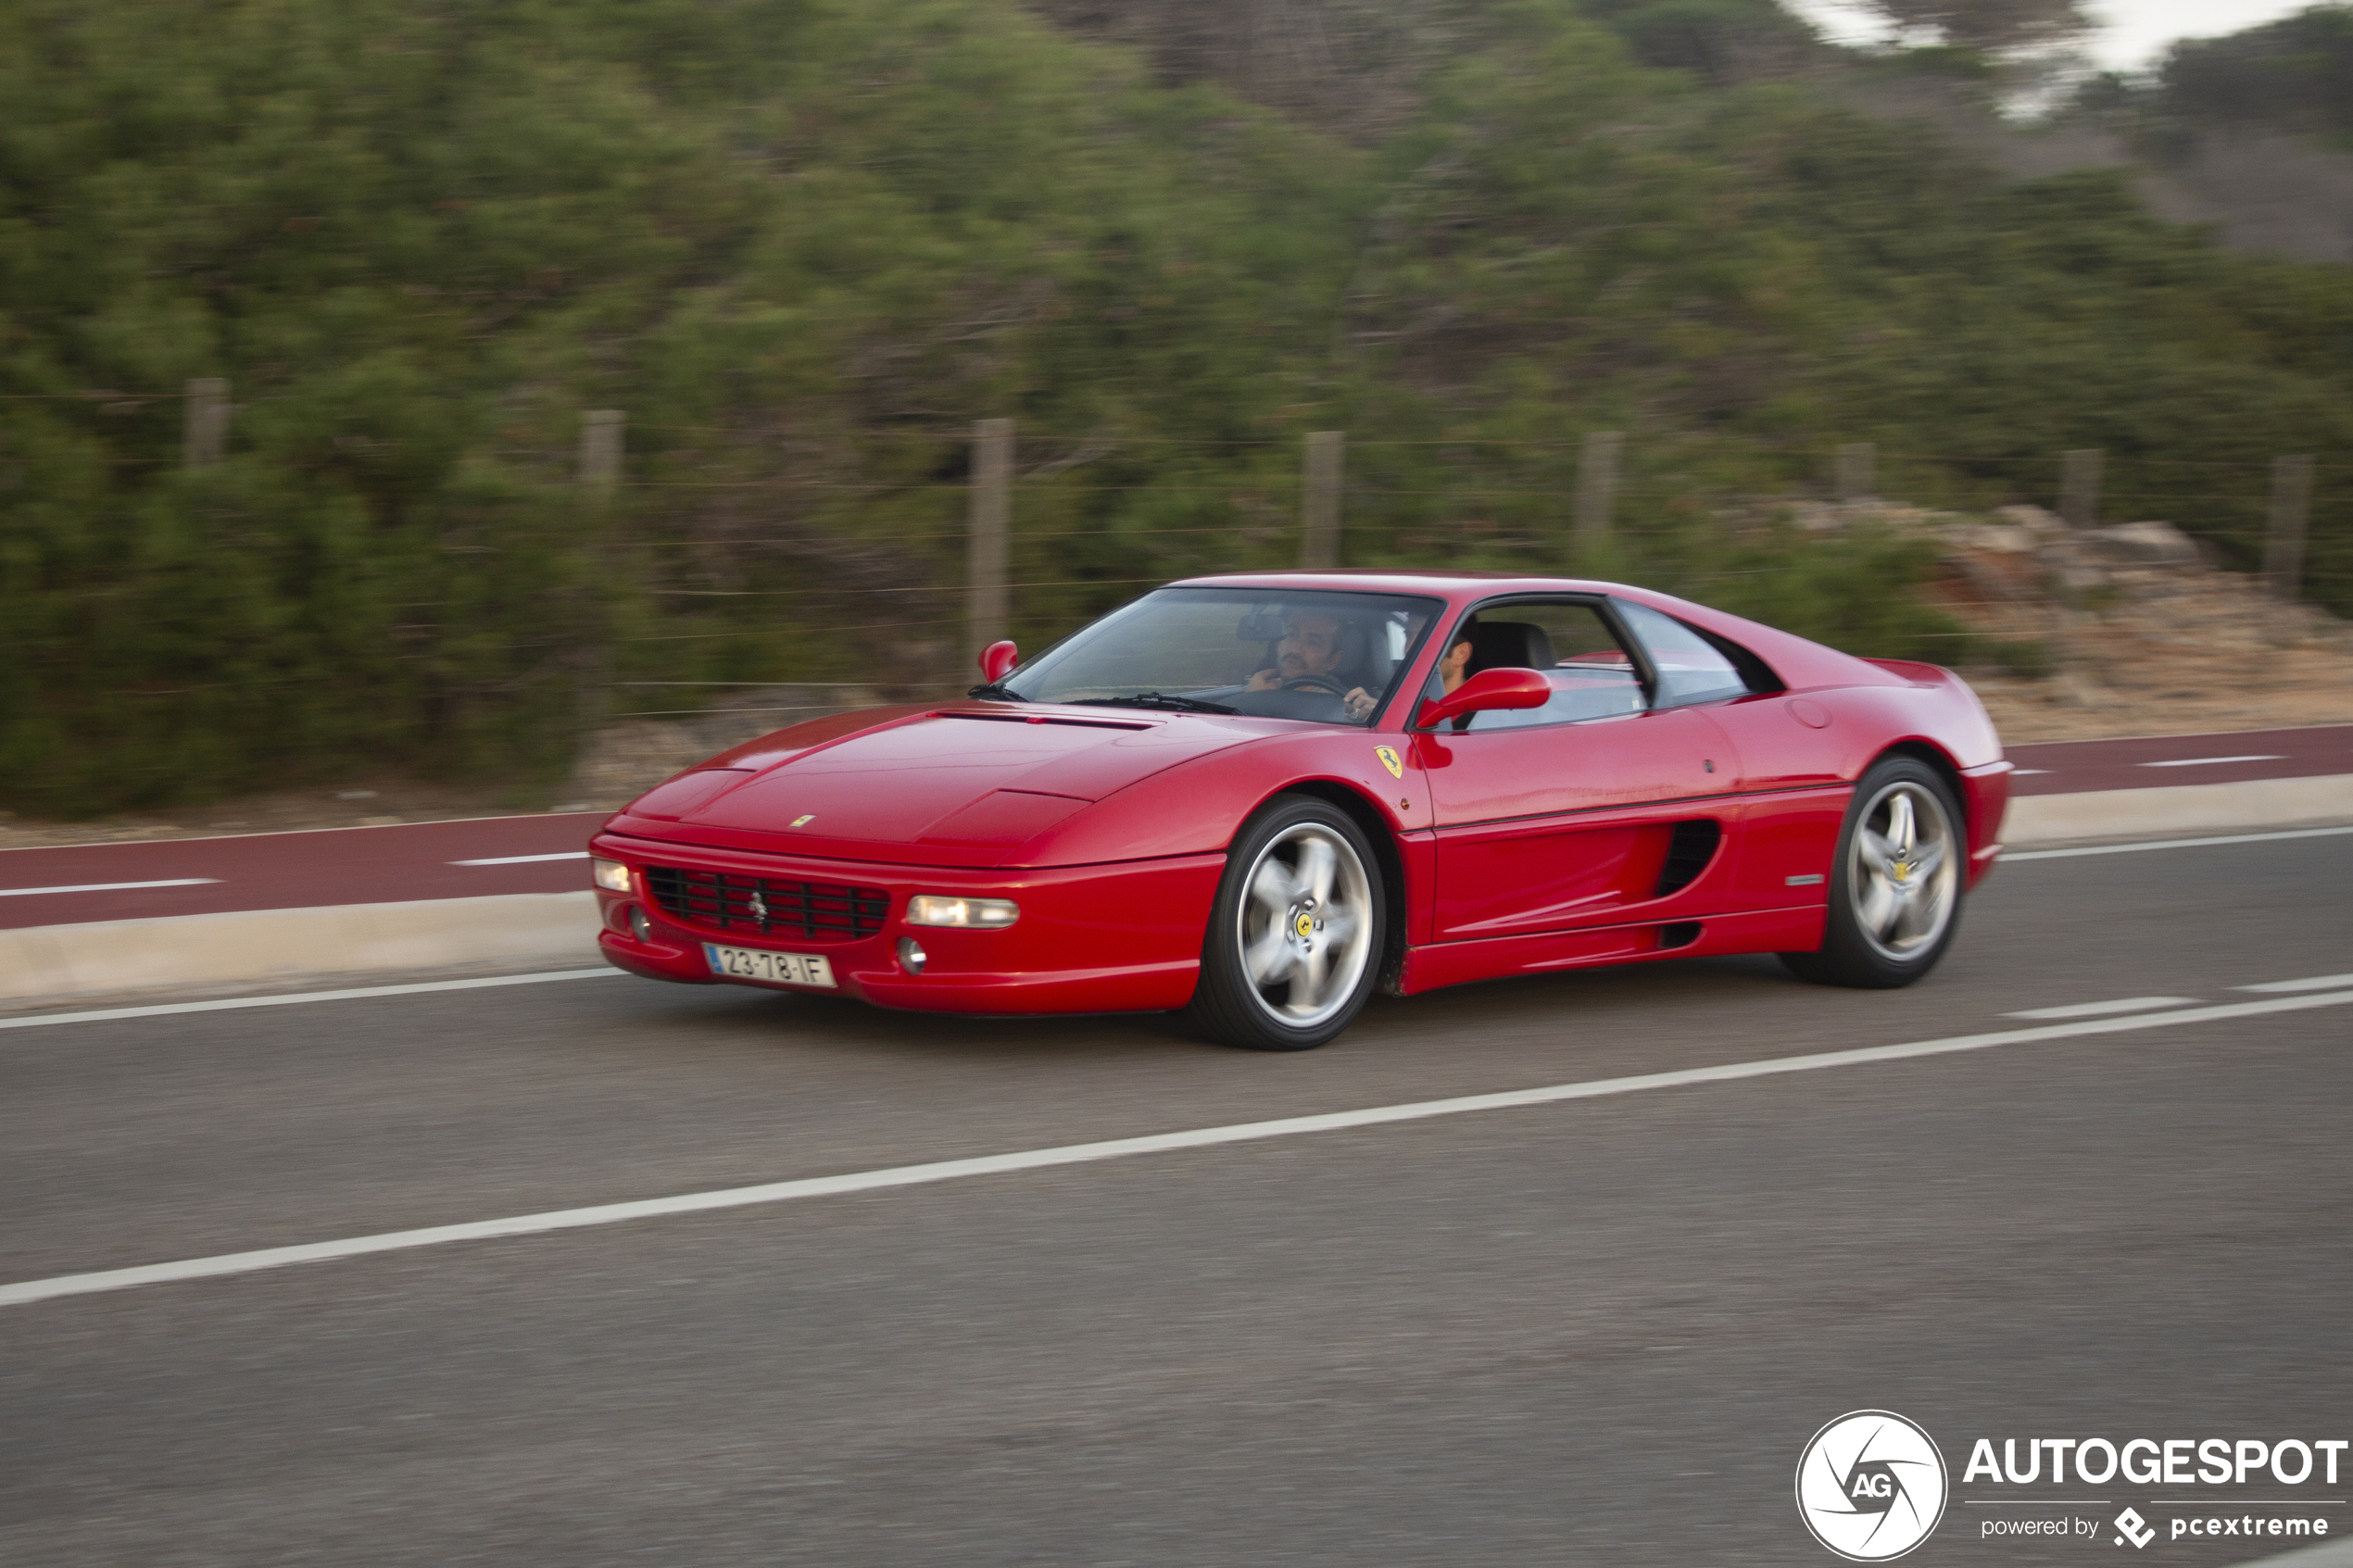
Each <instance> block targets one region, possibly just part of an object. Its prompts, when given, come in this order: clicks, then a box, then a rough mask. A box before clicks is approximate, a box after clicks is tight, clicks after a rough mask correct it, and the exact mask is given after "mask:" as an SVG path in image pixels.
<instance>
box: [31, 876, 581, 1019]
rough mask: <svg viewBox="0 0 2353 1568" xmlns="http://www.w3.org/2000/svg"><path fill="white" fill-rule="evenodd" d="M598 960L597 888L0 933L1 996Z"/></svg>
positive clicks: (48, 996) (105, 992) (179, 987)
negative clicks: (593, 890) (462, 966)
mask: <svg viewBox="0 0 2353 1568" xmlns="http://www.w3.org/2000/svg"><path fill="white" fill-rule="evenodd" d="M598 961H599V960H598V956H597V896H596V895H595V894H593V893H588V892H579V893H510V894H501V895H497V896H495V897H485V898H431V899H423V900H420V901H417V902H413V903H402V904H343V905H338V906H335V907H333V908H330V909H241V910H238V911H236V912H234V913H232V914H215V915H179V916H174V917H171V918H169V919H161V920H113V921H94V922H90V923H88V924H83V925H36V926H29V927H25V928H23V929H20V930H15V931H0V1001H12V1002H24V1001H34V1000H51V999H60V998H65V997H90V996H110V995H117V994H128V993H132V992H143V991H164V990H189V989H194V988H196V987H201V986H218V985H264V984H268V983H270V982H272V981H284V980H312V979H316V978H317V977H318V976H320V975H321V974H336V975H344V974H383V973H388V972H396V971H399V972H406V971H414V970H426V969H444V968H448V967H450V966H452V965H469V966H480V967H515V968H542V967H548V966H554V965H581V966H586V965H590V964H595V963H597V962H598Z"/></svg>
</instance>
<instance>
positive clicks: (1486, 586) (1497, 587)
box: [1166, 566, 1649, 604]
mask: <svg viewBox="0 0 2353 1568" xmlns="http://www.w3.org/2000/svg"><path fill="white" fill-rule="evenodd" d="M1166 586H1168V587H1171V588H1321V589H1325V590H1327V591H1330V592H1339V593H1352V592H1353V593H1359V594H1362V593H1386V594H1432V595H1436V596H1440V597H1442V598H1445V599H1447V600H1450V601H1452V602H1453V603H1457V604H1467V603H1469V602H1470V601H1471V600H1473V599H1484V598H1490V597H1492V596H1494V595H1496V594H1497V593H1519V592H1527V593H1541V594H1626V595H1630V596H1638V597H1648V596H1649V595H1647V594H1646V593H1645V592H1644V591H1643V590H1642V589H1640V588H1629V587H1628V586H1626V585H1624V584H1622V583H1602V582H1595V581H1592V580H1590V579H1585V578H1576V577H1533V576H1529V575H1526V574H1524V573H1521V572H1516V571H1442V570H1440V571H1405V570H1399V569H1397V568H1393V567H1378V566H1339V567H1318V568H1304V567H1302V568H1297V569H1293V570H1290V571H1223V572H1218V573H1216V574H1214V575H1213V576H1206V577H1184V578H1179V579H1177V580H1176V581H1175V582H1173V583H1167V584H1166Z"/></svg>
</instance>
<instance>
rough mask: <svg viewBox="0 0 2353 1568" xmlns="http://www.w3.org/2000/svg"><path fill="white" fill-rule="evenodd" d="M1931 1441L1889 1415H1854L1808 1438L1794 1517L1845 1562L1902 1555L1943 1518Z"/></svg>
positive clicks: (1940, 1465)
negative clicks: (1811, 1439) (1804, 1522)
mask: <svg viewBox="0 0 2353 1568" xmlns="http://www.w3.org/2000/svg"><path fill="white" fill-rule="evenodd" d="M1948 1486H1949V1483H1948V1482H1947V1481H1946V1479H1945V1474H1944V1455H1943V1454H1941V1453H1939V1452H1938V1451H1937V1449H1936V1440H1935V1439H1934V1438H1932V1437H1931V1436H1929V1435H1928V1434H1927V1433H1926V1432H1925V1431H1923V1430H1921V1429H1920V1428H1919V1426H1917V1425H1915V1424H1913V1423H1911V1422H1909V1421H1906V1420H1905V1419H1904V1418H1903V1417H1902V1416H1900V1415H1897V1414H1896V1413H1895V1412H1894V1411H1853V1412H1851V1413H1849V1414H1846V1415H1843V1416H1840V1417H1839V1418H1838V1419H1837V1420H1836V1421H1833V1422H1831V1424H1829V1425H1828V1426H1825V1427H1823V1428H1822V1429H1821V1430H1820V1431H1819V1432H1817V1433H1815V1434H1814V1438H1813V1441H1811V1442H1809V1443H1807V1444H1806V1451H1805V1452H1804V1453H1803V1454H1800V1455H1799V1456H1798V1460H1797V1514H1798V1517H1799V1518H1801V1519H1803V1520H1805V1521H1806V1528H1807V1529H1808V1530H1811V1531H1812V1532H1813V1533H1814V1538H1815V1539H1816V1540H1818V1541H1819V1542H1821V1543H1822V1545H1824V1546H1826V1547H1828V1548H1829V1549H1831V1550H1832V1551H1834V1552H1836V1553H1837V1554H1838V1555H1839V1556H1841V1557H1843V1558H1845V1559H1846V1560H1847V1561H1848V1562H1887V1561H1888V1560H1889V1559H1891V1558H1896V1557H1901V1556H1903V1555H1904V1554H1905V1553H1906V1552H1907V1551H1909V1550H1911V1549H1913V1548H1914V1547H1916V1546H1918V1545H1919V1544H1920V1543H1921V1542H1922V1541H1924V1540H1926V1539H1928V1537H1929V1535H1930V1534H1931V1532H1932V1531H1933V1530H1935V1528H1936V1522H1937V1521H1938V1520H1940V1519H1942V1518H1944V1500H1945V1494H1946V1490H1947V1487H1948Z"/></svg>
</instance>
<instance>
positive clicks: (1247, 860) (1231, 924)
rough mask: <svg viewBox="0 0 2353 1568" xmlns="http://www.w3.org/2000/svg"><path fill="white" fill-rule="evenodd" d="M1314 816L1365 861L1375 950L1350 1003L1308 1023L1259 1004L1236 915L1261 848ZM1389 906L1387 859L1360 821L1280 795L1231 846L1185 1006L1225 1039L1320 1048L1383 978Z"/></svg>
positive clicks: (1278, 1047)
mask: <svg viewBox="0 0 2353 1568" xmlns="http://www.w3.org/2000/svg"><path fill="white" fill-rule="evenodd" d="M1302 822H1315V823H1316V824H1317V825H1319V826H1322V827H1326V828H1329V829H1330V830H1331V831H1333V832H1334V833H1337V834H1340V837H1342V838H1343V839H1345V840H1346V841H1347V843H1348V847H1350V848H1351V849H1352V850H1353V851H1354V852H1355V855H1356V858H1357V859H1358V860H1359V861H1360V862H1361V863H1362V864H1363V866H1364V869H1365V886H1366V888H1367V890H1368V892H1369V893H1370V895H1371V896H1370V897H1369V898H1368V899H1367V904H1368V906H1369V909H1368V914H1369V918H1370V920H1371V922H1372V931H1371V956H1370V957H1369V958H1368V959H1367V960H1366V961H1365V972H1364V973H1363V974H1361V975H1359V976H1357V979H1356V986H1355V989H1354V990H1353V992H1351V993H1350V995H1349V998H1348V1001H1347V1003H1346V1005H1344V1006H1343V1007H1341V1009H1340V1010H1339V1011H1338V1012H1336V1013H1334V1014H1333V1015H1332V1016H1331V1017H1330V1018H1328V1019H1326V1020H1325V1021H1324V1022H1321V1023H1318V1024H1316V1025H1315V1026H1314V1027H1312V1028H1306V1029H1302V1028H1298V1027H1295V1026H1293V1025H1290V1024H1286V1023H1284V1022H1281V1021H1280V1020H1279V1019H1276V1018H1273V1017H1271V1016H1269V1015H1268V1013H1267V1011H1266V1010H1265V1008H1263V1007H1261V1006H1260V1005H1259V1004H1258V1001H1257V997H1256V991H1257V986H1256V985H1255V983H1254V982H1252V980H1251V978H1250V973H1249V971H1248V970H1247V968H1246V967H1245V966H1244V965H1243V963H1242V955H1241V946H1240V941H1239V936H1238V935H1236V932H1237V917H1238V914H1239V909H1240V908H1241V901H1242V899H1243V897H1246V893H1247V890H1246V889H1245V888H1244V886H1243V883H1244V881H1245V880H1246V879H1247V878H1248V877H1249V875H1250V869H1251V867H1252V865H1254V864H1255V863H1256V862H1257V859H1258V857H1259V854H1260V852H1261V851H1263V850H1264V849H1265V847H1266V846H1267V844H1268V843H1269V842H1270V841H1271V840H1273V839H1274V838H1275V836H1276V835H1277V834H1280V833H1282V832H1284V831H1285V830H1286V829H1289V828H1292V827H1296V826H1298V825H1299V824H1300V823H1302ZM1388 913H1389V910H1388V889H1387V888H1385V887H1384V886H1383V885H1382V882H1381V863H1380V858H1379V857H1378V855H1376V854H1374V853H1373V846H1372V843H1371V841H1370V840H1369V839H1367V838H1366V837H1365V830H1364V829H1363V828H1362V827H1361V826H1359V825H1358V824H1357V822H1355V820H1354V819H1353V817H1351V816H1350V815H1349V813H1348V812H1346V811H1345V810H1343V809H1340V807H1338V806H1335V805H1333V804H1332V803H1331V802H1329V801H1327V800H1323V799H1319V798H1317V797H1314V796H1306V795H1278V796H1277V797H1275V798H1274V799H1272V800H1270V801H1268V802H1267V803H1266V804H1265V806H1263V807H1261V808H1260V809H1258V810H1257V811H1256V812H1254V813H1252V816H1251V818H1250V820H1249V821H1248V822H1244V823H1243V824H1242V828H1241V831H1240V832H1239V833H1237V834H1235V835H1234V842H1233V846H1232V847H1231V848H1229V849H1228V850H1227V853H1226V872H1225V875H1224V877H1223V878H1222V879H1221V880H1220V881H1219V883H1218V885H1217V898H1216V901H1215V902H1214V904H1213V905H1212V906H1211V908H1210V913H1209V929H1208V931H1207V932H1205V933H1204V934H1203V935H1202V954H1201V980H1200V982H1199V983H1198V985H1196V986H1195V988H1194V992H1193V999H1192V1001H1191V1003H1190V1004H1189V1005H1188V1006H1187V1008H1186V1009H1185V1014H1186V1017H1187V1018H1188V1019H1189V1020H1190V1021H1191V1022H1192V1023H1193V1024H1194V1026H1195V1027H1196V1028H1198V1029H1200V1030H1201V1031H1202V1033H1204V1034H1206V1035H1209V1036H1210V1037H1211V1038H1212V1039H1214V1040H1218V1041H1220V1042H1222V1043H1224V1044H1226V1045H1229V1046H1239V1047H1244V1048H1246V1049H1250V1050H1264V1051H1301V1050H1312V1049H1314V1048H1315V1047H1317V1046H1320V1045H1322V1044H1324V1043H1325V1042H1326V1041H1327V1040H1329V1039H1331V1038H1332V1037H1333V1036H1335V1035H1338V1034H1340V1031H1342V1030H1343V1029H1346V1028H1347V1027H1348V1026H1349V1024H1350V1023H1352V1022H1354V1020H1355V1018H1356V1015H1357V1014H1358V1013H1359V1012H1362V1011H1363V1010H1364V1008H1365V1001H1366V1000H1367V999H1368V998H1370V997H1371V996H1372V994H1373V988H1374V987H1375V986H1376V985H1378V984H1379V983H1380V969H1381V955H1382V953H1383V952H1384V951H1385V950H1386V948H1385V943H1386V941H1387V938H1388V928H1387V921H1388Z"/></svg>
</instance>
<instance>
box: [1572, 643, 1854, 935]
mask: <svg viewBox="0 0 2353 1568" xmlns="http://www.w3.org/2000/svg"><path fill="white" fill-rule="evenodd" d="M1613 606H1614V608H1616V610H1617V617H1618V620H1619V621H1620V622H1621V623H1622V624H1623V625H1624V626H1625V627H1626V628H1627V630H1628V631H1629V633H1631V634H1632V635H1633V638H1634V640H1635V643H1636V645H1637V646H1640V647H1641V648H1642V652H1643V655H1644V657H1645V659H1646V661H1647V662H1648V663H1649V664H1650V666H1651V668H1652V669H1653V670H1654V671H1656V674H1657V682H1658V685H1659V689H1660V693H1661V695H1660V696H1659V698H1658V699H1657V700H1658V701H1659V703H1660V704H1661V705H1663V706H1664V705H1672V706H1678V707H1683V708H1688V709H1696V710H1698V711H1702V712H1705V714H1706V715H1707V716H1708V718H1709V719H1710V720H1712V721H1714V722H1715V723H1716V724H1717V726H1718V728H1720V729H1721V730H1723V731H1724V733H1725V734H1727V735H1729V736H1730V738H1731V743H1732V745H1733V746H1734V747H1735V748H1736V749H1737V750H1738V752H1739V754H1740V759H1741V785H1740V787H1741V792H1742V793H1741V800H1740V809H1739V811H1738V813H1737V814H1736V816H1735V817H1734V819H1733V821H1734V822H1735V823H1736V826H1735V827H1734V830H1733V831H1734V834H1735V838H1736V842H1735V844H1734V845H1733V846H1732V847H1731V859H1730V865H1729V866H1728V867H1727V874H1728V876H1729V877H1730V898H1731V903H1730V907H1731V908H1734V909H1793V908H1799V907H1803V906H1807V905H1816V904H1821V903H1824V902H1826V901H1827V899H1828V898H1829V896H1830V888H1829V873H1830V869H1831V868H1830V862H1831V853H1832V851H1833V850H1834V849H1835V847H1837V843H1838V830H1839V825H1840V823H1841V822H1843V820H1844V818H1845V815H1846V803H1847V798H1848V796H1849V795H1850V794H1851V793H1852V791H1851V786H1850V785H1849V784H1847V783H1846V782H1845V781H1843V780H1842V779H1841V778H1840V776H1839V747H1838V745H1837V739H1836V737H1835V736H1832V735H1828V734H1824V733H1823V732H1824V730H1825V729H1826V728H1827V727H1828V726H1829V725H1830V723H1831V713H1830V710H1829V709H1827V708H1825V707H1823V706H1822V705H1821V704H1820V703H1818V702H1815V701H1813V700H1811V699H1810V698H1806V697H1800V696H1791V695H1790V694H1789V693H1787V692H1786V691H1783V690H1781V689H1780V683H1779V682H1778V681H1776V680H1773V679H1772V678H1771V672H1770V671H1768V670H1767V669H1766V668H1765V666H1764V664H1763V662H1762V661H1761V660H1759V659H1756V658H1755V655H1753V654H1749V653H1747V652H1746V650H1744V649H1741V648H1738V647H1734V646H1723V645H1720V644H1719V643H1718V641H1716V640H1714V639H1711V638H1710V637H1708V636H1707V635H1706V634H1705V633H1702V632H1700V631H1697V630H1696V629H1694V628H1692V627H1691V626H1688V625H1685V624H1684V623H1683V622H1682V621H1678V620H1676V619H1675V618H1674V617H1673V616H1670V615H1667V614H1666V613H1665V612H1664V611H1661V610H1655V609H1653V608H1650V607H1649V606H1647V605H1638V604H1634V603H1631V602H1630V601H1628V600H1624V599H1619V600H1616V601H1613Z"/></svg>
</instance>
